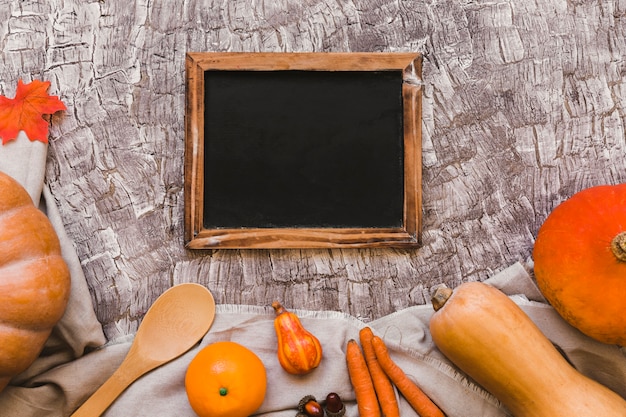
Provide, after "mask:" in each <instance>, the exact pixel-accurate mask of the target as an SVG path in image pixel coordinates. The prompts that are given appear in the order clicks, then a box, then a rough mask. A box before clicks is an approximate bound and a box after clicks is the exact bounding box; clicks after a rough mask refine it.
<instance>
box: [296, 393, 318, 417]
mask: <svg viewBox="0 0 626 417" xmlns="http://www.w3.org/2000/svg"><path fill="white" fill-rule="evenodd" d="M296 417H324V409H323V408H322V406H321V405H320V403H318V402H317V400H316V399H315V397H314V396H312V395H305V396H304V397H302V399H301V400H300V402H299V403H298V414H296Z"/></svg>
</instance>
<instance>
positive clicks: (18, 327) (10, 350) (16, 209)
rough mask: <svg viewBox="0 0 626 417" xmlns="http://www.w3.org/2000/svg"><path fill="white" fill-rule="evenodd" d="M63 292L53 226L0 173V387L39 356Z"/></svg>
mask: <svg viewBox="0 0 626 417" xmlns="http://www.w3.org/2000/svg"><path fill="white" fill-rule="evenodd" d="M69 293H70V273H69V269H68V267H67V265H66V263H65V261H64V260H63V258H62V257H61V246H60V243H59V239H58V237H57V235H56V232H55V231H54V228H53V227H52V225H51V224H50V221H49V220H48V218H47V217H46V216H45V215H44V214H43V213H42V212H41V211H40V210H39V209H38V208H36V207H35V205H34V204H33V202H32V199H31V197H30V196H29V194H28V193H27V192H26V190H25V189H24V188H23V187H22V186H21V185H20V184H19V183H18V182H17V181H15V179H13V178H11V177H10V176H9V175H7V174H5V173H3V172H0V391H2V390H3V389H4V388H5V387H6V386H7V384H8V383H9V381H10V380H11V378H12V377H14V376H15V375H17V374H18V373H20V372H22V371H24V370H25V369H26V368H28V367H29V366H30V365H31V364H32V363H33V362H34V361H35V359H36V358H37V356H39V353H40V352H41V350H42V349H43V346H44V343H45V342H46V340H47V338H48V336H49V335H50V332H51V331H52V327H53V326H54V325H55V324H56V323H57V322H58V321H59V320H60V319H61V317H62V316H63V313H64V312H65V308H66V305H67V302H68V298H69Z"/></svg>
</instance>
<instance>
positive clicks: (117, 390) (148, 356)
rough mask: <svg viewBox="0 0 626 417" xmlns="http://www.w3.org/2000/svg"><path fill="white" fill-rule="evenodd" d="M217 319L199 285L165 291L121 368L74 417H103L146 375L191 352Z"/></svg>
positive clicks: (211, 301) (208, 294)
mask: <svg viewBox="0 0 626 417" xmlns="http://www.w3.org/2000/svg"><path fill="white" fill-rule="evenodd" d="M214 319H215V300H214V299H213V295H212V294H211V292H210V291H209V290H208V289H206V288H205V287H203V286H202V285H199V284H192V283H188V284H179V285H176V286H174V287H172V288H170V289H169V290H167V291H165V292H164V293H163V294H161V296H160V297H159V298H157V300H156V301H155V302H154V304H152V306H151V307H150V309H149V310H148V312H147V313H146V315H145V316H144V318H143V320H142V322H141V324H140V325H139V329H138V330H137V334H136V335H135V339H134V341H133V343H132V345H131V346H130V350H129V351H128V354H127V355H126V358H125V359H124V361H123V362H122V364H121V365H120V367H119V368H118V369H117V370H116V371H115V372H114V373H113V374H112V375H111V377H110V378H109V379H108V380H107V381H106V382H105V383H104V384H103V385H102V386H101V387H100V388H99V389H98V390H97V391H96V392H95V393H94V394H93V395H92V396H91V397H89V398H88V399H87V401H85V403H83V405H82V406H80V408H78V409H77V410H76V411H75V412H74V414H72V417H97V416H100V415H101V414H102V413H104V411H106V409H107V408H109V406H110V405H111V403H113V401H115V399H116V398H117V397H118V396H119V395H120V394H121V393H122V392H123V391H124V390H125V389H126V388H127V387H128V386H129V385H130V384H132V383H133V382H134V381H135V380H137V379H138V378H139V377H140V376H142V375H144V374H145V373H147V372H149V371H151V370H153V369H155V368H157V367H159V366H161V365H163V364H165V363H167V362H170V361H171V360H173V359H176V358H177V357H179V356H181V355H182V354H183V353H185V352H187V351H188V350H189V349H191V348H192V347H193V346H194V345H195V344H196V343H198V341H199V340H200V339H202V338H203V337H204V335H205V334H206V333H207V332H208V331H209V328H210V327H211V325H212V324H213V320H214Z"/></svg>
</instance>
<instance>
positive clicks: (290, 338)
mask: <svg viewBox="0 0 626 417" xmlns="http://www.w3.org/2000/svg"><path fill="white" fill-rule="evenodd" d="M272 307H273V308H274V311H275V312H276V318H275V319H274V329H275V330H276V336H277V338H278V362H280V365H281V366H282V367H283V369H284V370H285V371H287V372H288V373H290V374H294V375H304V374H308V373H309V372H311V371H313V370H314V369H315V368H317V367H318V366H319V364H320V362H321V360H322V345H321V344H320V341H319V340H318V339H317V338H316V337H315V336H314V335H313V334H311V332H309V331H308V330H306V329H305V328H304V326H303V325H302V323H301V322H300V319H299V318H298V316H297V315H296V314H294V313H292V312H291V311H287V310H286V309H285V308H284V307H283V306H282V305H281V304H280V303H279V302H278V301H274V302H273V303H272Z"/></svg>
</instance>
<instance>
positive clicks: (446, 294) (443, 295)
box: [430, 284, 452, 311]
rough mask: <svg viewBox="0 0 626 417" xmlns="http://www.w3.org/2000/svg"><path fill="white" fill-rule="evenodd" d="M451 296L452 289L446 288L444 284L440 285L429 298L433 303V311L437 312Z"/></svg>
mask: <svg viewBox="0 0 626 417" xmlns="http://www.w3.org/2000/svg"><path fill="white" fill-rule="evenodd" d="M451 295H452V289H451V288H448V287H447V286H446V284H441V285H440V286H439V288H437V289H436V290H435V293H434V294H433V296H432V297H431V298H430V301H431V302H432V303H433V308H434V309H435V311H439V309H440V308H441V307H443V306H444V305H445V304H446V302H447V301H448V298H450V296H451Z"/></svg>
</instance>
